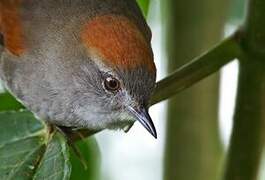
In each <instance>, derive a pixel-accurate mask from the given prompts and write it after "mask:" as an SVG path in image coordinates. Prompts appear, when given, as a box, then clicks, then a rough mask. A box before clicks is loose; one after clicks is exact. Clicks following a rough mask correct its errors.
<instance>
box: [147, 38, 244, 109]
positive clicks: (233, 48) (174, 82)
mask: <svg viewBox="0 0 265 180" xmlns="http://www.w3.org/2000/svg"><path fill="white" fill-rule="evenodd" d="M240 56H241V49H240V47H239V45H238V42H237V40H236V37H235V36H231V37H230V38H228V39H226V40H224V41H223V42H222V43H220V44H219V45H217V46H216V47H214V48H213V49H212V50H210V51H208V52H206V53H205V54H203V55H202V56H200V57H198V58H196V59H195V60H193V61H191V62H190V63H188V64H186V65H184V66H183V67H181V68H179V69H178V70H176V71H175V72H174V73H173V74H172V75H170V76H168V77H166V78H165V79H163V80H161V81H159V82H158V83H157V87H156V89H155V92H154V95H153V96H152V98H151V103H150V104H151V105H153V104H156V103H158V102H160V101H163V100H165V99H167V98H169V97H171V96H173V95H175V94H177V93H179V92H180V91H183V90H184V89H186V88H188V87H190V86H192V85H193V84H195V83H197V82H198V81H200V80H202V79H203V78H205V77H207V76H209V75H210V74H213V73H214V72H216V71H218V70H219V69H220V68H222V67H223V66H224V65H225V64H227V63H229V62H230V61H232V60H234V59H235V58H238V57H240Z"/></svg>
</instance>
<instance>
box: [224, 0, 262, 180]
mask: <svg viewBox="0 0 265 180" xmlns="http://www.w3.org/2000/svg"><path fill="white" fill-rule="evenodd" d="M264 19H265V1H264V0H249V5H248V15H247V21H246V23H245V25H244V29H243V31H242V34H241V39H242V41H241V42H242V43H241V45H242V48H243V50H244V53H245V57H244V58H242V59H241V62H240V75H239V87H238V95H237V104H236V111H235V116H234V127H233V133H232V138H231V142H230V148H229V152H228V158H227V166H226V171H225V176H224V179H225V180H235V179H236V180H256V179H257V174H258V170H259V165H260V161H261V155H262V151H263V148H264V142H265V141H264V140H265V139H264V135H265V131H264V128H265V20H264Z"/></svg>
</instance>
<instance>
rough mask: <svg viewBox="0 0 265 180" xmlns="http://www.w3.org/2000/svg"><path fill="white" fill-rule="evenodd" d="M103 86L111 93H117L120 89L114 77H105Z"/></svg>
mask: <svg viewBox="0 0 265 180" xmlns="http://www.w3.org/2000/svg"><path fill="white" fill-rule="evenodd" d="M104 86H105V88H106V90H108V91H111V92H115V91H118V90H119V89H120V82H119V80H118V79H116V78H114V77H107V78H106V79H105V80H104Z"/></svg>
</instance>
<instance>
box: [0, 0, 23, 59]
mask: <svg viewBox="0 0 265 180" xmlns="http://www.w3.org/2000/svg"><path fill="white" fill-rule="evenodd" d="M19 5H20V0H0V32H1V34H2V35H3V36H4V45H5V48H6V49H8V51H10V52H11V53H12V54H13V55H16V56H20V55H21V54H22V53H23V52H24V51H25V44H24V38H23V33H22V26H21V21H20V16H19Z"/></svg>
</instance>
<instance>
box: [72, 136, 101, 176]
mask: <svg viewBox="0 0 265 180" xmlns="http://www.w3.org/2000/svg"><path fill="white" fill-rule="evenodd" d="M75 145H76V147H77V148H78V150H79V151H80V153H81V156H82V157H81V158H84V159H83V160H84V161H85V164H86V166H87V168H86V169H85V168H84V164H82V162H81V160H80V159H79V158H78V157H77V156H76V154H75V153H74V152H73V151H71V156H70V159H71V164H72V174H71V178H70V179H71V180H77V179H82V180H98V179H100V177H99V175H100V155H99V147H98V144H97V141H96V139H95V138H93V137H90V138H88V139H85V140H82V141H79V142H77V143H76V144H75Z"/></svg>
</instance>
